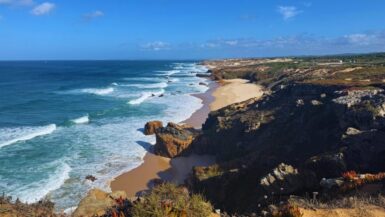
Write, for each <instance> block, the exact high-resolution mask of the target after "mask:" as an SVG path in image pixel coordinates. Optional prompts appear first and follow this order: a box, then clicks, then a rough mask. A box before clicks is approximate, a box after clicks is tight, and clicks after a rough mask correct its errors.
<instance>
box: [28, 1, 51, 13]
mask: <svg viewBox="0 0 385 217" xmlns="http://www.w3.org/2000/svg"><path fill="white" fill-rule="evenodd" d="M55 7H56V6H55V4H53V3H50V2H44V3H42V4H40V5H37V6H36V7H34V8H33V9H32V10H31V13H32V14H33V15H35V16H41V15H46V14H49V13H50V12H51V11H52V10H54V9H55Z"/></svg>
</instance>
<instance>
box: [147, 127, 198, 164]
mask: <svg viewBox="0 0 385 217" xmlns="http://www.w3.org/2000/svg"><path fill="white" fill-rule="evenodd" d="M155 135H156V144H155V147H154V152H155V154H158V155H161V156H164V157H169V158H173V157H177V156H180V155H183V154H185V153H188V152H189V151H190V145H191V143H192V141H193V139H194V138H195V136H196V135H197V132H196V130H195V129H194V128H192V127H191V126H187V125H178V124H175V123H171V122H170V123H168V124H167V126H166V127H162V128H158V129H157V130H156V133H155Z"/></svg>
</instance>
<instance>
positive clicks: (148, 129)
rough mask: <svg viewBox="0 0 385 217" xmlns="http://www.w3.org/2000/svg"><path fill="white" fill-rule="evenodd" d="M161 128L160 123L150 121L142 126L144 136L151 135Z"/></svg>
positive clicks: (161, 124)
mask: <svg viewBox="0 0 385 217" xmlns="http://www.w3.org/2000/svg"><path fill="white" fill-rule="evenodd" d="M162 127H163V123H162V121H150V122H147V123H146V125H145V126H144V135H153V134H155V132H156V130H157V129H159V128H162Z"/></svg>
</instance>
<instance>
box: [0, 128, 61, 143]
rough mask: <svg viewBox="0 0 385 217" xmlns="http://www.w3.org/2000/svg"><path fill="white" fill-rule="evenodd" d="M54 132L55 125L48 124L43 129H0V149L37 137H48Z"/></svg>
mask: <svg viewBox="0 0 385 217" xmlns="http://www.w3.org/2000/svg"><path fill="white" fill-rule="evenodd" d="M55 130H56V125H55V124H50V125H47V126H43V127H18V128H5V129H0V135H1V137H0V148H1V147H4V146H7V145H11V144H13V143H16V142H20V141H27V140H31V139H33V138H35V137H38V136H44V135H48V134H51V133H52V132H53V131H55Z"/></svg>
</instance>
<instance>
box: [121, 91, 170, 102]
mask: <svg viewBox="0 0 385 217" xmlns="http://www.w3.org/2000/svg"><path fill="white" fill-rule="evenodd" d="M163 93H164V90H163V89H162V90H161V91H158V92H144V93H142V95H141V96H140V97H139V98H137V99H133V100H130V101H129V102H128V104H131V105H139V104H141V103H142V102H144V101H146V100H147V99H148V98H150V97H152V96H159V95H161V94H163Z"/></svg>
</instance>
